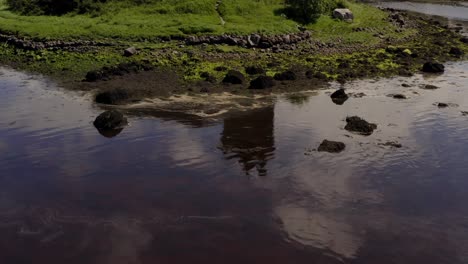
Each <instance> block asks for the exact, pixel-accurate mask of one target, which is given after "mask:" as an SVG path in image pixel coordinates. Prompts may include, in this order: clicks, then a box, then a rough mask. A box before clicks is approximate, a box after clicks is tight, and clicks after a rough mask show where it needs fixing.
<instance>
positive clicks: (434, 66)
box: [422, 62, 445, 73]
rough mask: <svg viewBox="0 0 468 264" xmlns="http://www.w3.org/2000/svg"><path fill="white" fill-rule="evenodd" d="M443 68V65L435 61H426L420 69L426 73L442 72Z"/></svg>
mask: <svg viewBox="0 0 468 264" xmlns="http://www.w3.org/2000/svg"><path fill="white" fill-rule="evenodd" d="M444 70H445V66H444V65H443V64H440V63H436V62H426V63H424V65H423V68H422V71H423V72H427V73H442V72H444Z"/></svg>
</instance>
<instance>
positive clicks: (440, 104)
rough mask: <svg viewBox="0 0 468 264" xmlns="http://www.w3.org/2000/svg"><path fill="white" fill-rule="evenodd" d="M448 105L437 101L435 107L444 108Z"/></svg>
mask: <svg viewBox="0 0 468 264" xmlns="http://www.w3.org/2000/svg"><path fill="white" fill-rule="evenodd" d="M448 106H449V105H448V104H447V103H437V107H439V108H445V107H448Z"/></svg>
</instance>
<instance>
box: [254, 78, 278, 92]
mask: <svg viewBox="0 0 468 264" xmlns="http://www.w3.org/2000/svg"><path fill="white" fill-rule="evenodd" d="M273 86H275V80H274V79H273V78H272V77H270V76H259V77H257V78H256V79H254V80H252V81H251V82H250V87H249V89H268V88H271V87H273Z"/></svg>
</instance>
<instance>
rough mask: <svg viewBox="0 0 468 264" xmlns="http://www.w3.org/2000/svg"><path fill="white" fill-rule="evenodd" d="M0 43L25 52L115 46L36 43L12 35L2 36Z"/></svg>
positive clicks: (86, 42)
mask: <svg viewBox="0 0 468 264" xmlns="http://www.w3.org/2000/svg"><path fill="white" fill-rule="evenodd" d="M0 42H3V43H6V44H9V45H12V46H14V47H16V48H19V49H24V50H34V51H36V50H43V49H51V50H59V49H60V50H71V51H74V50H79V49H81V48H83V47H104V46H112V45H113V44H110V43H104V42H98V41H87V40H79V41H78V40H77V41H62V40H54V41H35V40H31V39H27V38H19V37H16V36H12V35H4V34H0Z"/></svg>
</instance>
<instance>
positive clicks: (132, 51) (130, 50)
mask: <svg viewBox="0 0 468 264" xmlns="http://www.w3.org/2000/svg"><path fill="white" fill-rule="evenodd" d="M135 54H137V49H136V48H135V47H130V48H128V49H126V50H124V53H123V55H124V56H125V57H131V56H133V55H135Z"/></svg>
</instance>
